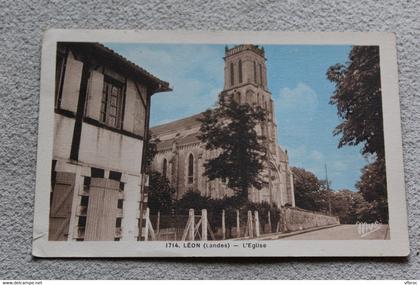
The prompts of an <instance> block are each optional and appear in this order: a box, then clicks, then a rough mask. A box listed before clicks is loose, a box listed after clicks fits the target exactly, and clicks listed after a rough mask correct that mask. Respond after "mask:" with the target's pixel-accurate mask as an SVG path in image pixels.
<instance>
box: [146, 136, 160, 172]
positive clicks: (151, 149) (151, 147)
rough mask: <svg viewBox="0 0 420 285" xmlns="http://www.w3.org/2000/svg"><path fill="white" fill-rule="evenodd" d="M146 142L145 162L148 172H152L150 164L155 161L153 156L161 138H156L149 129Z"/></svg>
mask: <svg viewBox="0 0 420 285" xmlns="http://www.w3.org/2000/svg"><path fill="white" fill-rule="evenodd" d="M145 142H146V143H145V147H146V150H145V152H144V159H143V164H144V169H145V170H146V173H148V172H150V166H151V164H152V162H153V158H154V157H155V155H156V153H157V144H158V143H159V142H160V140H159V139H158V138H155V139H154V138H153V134H152V132H151V131H150V130H148V132H147V133H146V138H145Z"/></svg>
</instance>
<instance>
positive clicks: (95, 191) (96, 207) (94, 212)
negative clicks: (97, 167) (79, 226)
mask: <svg viewBox="0 0 420 285" xmlns="http://www.w3.org/2000/svg"><path fill="white" fill-rule="evenodd" d="M119 185H120V183H119V181H115V180H110V179H105V178H92V179H91V182H90V189H89V207H88V211H87V219H86V230H85V240H112V241H113V240H114V238H115V228H116V227H115V222H116V219H117V213H118V208H117V205H118V198H119Z"/></svg>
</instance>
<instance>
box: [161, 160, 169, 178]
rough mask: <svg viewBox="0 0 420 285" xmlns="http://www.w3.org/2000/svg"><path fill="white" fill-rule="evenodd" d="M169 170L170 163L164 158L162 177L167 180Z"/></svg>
mask: <svg viewBox="0 0 420 285" xmlns="http://www.w3.org/2000/svg"><path fill="white" fill-rule="evenodd" d="M167 170H168V161H167V160H166V158H164V159H163V162H162V176H163V177H165V178H166V173H167Z"/></svg>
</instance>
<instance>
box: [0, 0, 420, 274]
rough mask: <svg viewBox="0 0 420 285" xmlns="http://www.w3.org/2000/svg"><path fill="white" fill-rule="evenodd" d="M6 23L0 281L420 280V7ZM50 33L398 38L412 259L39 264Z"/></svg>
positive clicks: (285, 4)
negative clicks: (42, 116)
mask: <svg viewBox="0 0 420 285" xmlns="http://www.w3.org/2000/svg"><path fill="white" fill-rule="evenodd" d="M314 2H315V1H314ZM0 23H1V24H0V30H1V32H0V37H1V38H0V42H1V45H0V55H1V56H0V82H1V88H0V94H1V97H0V104H1V105H0V106H1V108H2V111H1V117H0V120H1V127H0V137H1V142H0V164H1V166H0V169H1V171H0V181H1V183H0V279H5V278H8V279H9V278H11V279H15V278H19V279H51V278H66V279H73V278H86V279H90V278H98V279H102V278H113V279H116V278H124V279H144V278H152V279H155V278H168V279H172V278H182V279H184V278H211V279H215V278H217V279H222V278H223V279H224V278H226V279H228V278H239V279H242V278H244V279H245V278H246V279H252V278H255V279H261V278H263V279H265V278H271V279H277V278H282V279H285V278H288V279H289V278H293V279H294V278H298V279H301V278H316V279H320V278H355V279H359V278H399V279H409V278H417V279H418V278H420V276H419V272H420V266H419V243H418V240H419V237H420V236H419V220H420V210H419V209H420V207H419V202H420V201H419V200H420V199H419V197H420V196H419V190H420V187H419V184H418V181H419V179H420V172H419V169H420V160H419V155H420V153H419V147H420V132H419V128H420V97H419V94H418V90H420V78H419V71H418V68H419V63H420V3H419V2H418V1H412V0H405V1H392V0H389V1H358V0H353V1H343V0H341V1H317V2H316V3H312V2H311V1H278V2H276V1H257V2H255V1H210V0H208V1H166V2H163V1H92V2H88V1H29V0H27V1H3V0H0ZM47 28H112V29H146V30H147V29H184V30H255V31H258V30H276V31H387V32H395V33H396V36H397V45H398V62H399V74H400V75H399V83H400V96H401V117H402V131H403V145H404V167H405V176H406V191H407V201H408V214H409V220H408V224H409V229H410V230H409V231H410V232H409V234H410V247H411V254H410V256H409V258H407V259H389V258H387V259H379V258H378V259H372V258H364V259H362V258H357V259H354V258H353V259H348V258H340V259H337V258H335V259H331V258H329V259H328V258H300V259H298V258H294V259H290V258H281V259H280V258H277V259H273V258H271V259H262V258H255V259H226V258H214V259H198V258H195V259H114V260H111V259H102V260H100V259H90V260H89V259H72V260H57V259H50V260H42V259H34V258H32V257H31V239H32V221H33V217H32V215H33V201H34V189H35V164H36V149H37V128H38V109H39V106H38V104H39V84H40V83H39V81H40V54H41V39H42V35H43V32H44V31H45V30H46V29H47ZM401 211H405V209H401Z"/></svg>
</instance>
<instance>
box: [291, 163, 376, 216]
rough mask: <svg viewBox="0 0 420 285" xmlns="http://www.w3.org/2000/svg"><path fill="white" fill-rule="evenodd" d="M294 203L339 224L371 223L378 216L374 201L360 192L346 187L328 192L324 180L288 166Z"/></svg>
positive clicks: (308, 172)
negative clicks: (337, 221) (333, 218)
mask: <svg viewBox="0 0 420 285" xmlns="http://www.w3.org/2000/svg"><path fill="white" fill-rule="evenodd" d="M292 171H293V177H294V186H295V202H296V206H297V207H299V208H303V209H306V210H310V211H316V212H323V213H329V208H330V205H331V214H332V215H333V216H337V217H339V218H340V222H341V223H342V224H355V223H356V222H368V223H371V222H375V221H377V220H378V221H380V220H379V219H378V212H377V211H378V210H377V208H378V206H377V204H376V201H373V202H369V201H367V200H366V199H365V198H364V197H363V195H362V194H361V193H360V192H353V191H350V190H346V189H344V190H339V191H331V190H330V189H327V187H326V181H325V180H320V179H319V178H318V177H316V176H315V174H313V173H312V172H310V171H307V170H305V169H302V168H296V167H293V168H292Z"/></svg>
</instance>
